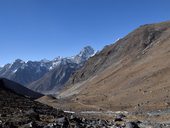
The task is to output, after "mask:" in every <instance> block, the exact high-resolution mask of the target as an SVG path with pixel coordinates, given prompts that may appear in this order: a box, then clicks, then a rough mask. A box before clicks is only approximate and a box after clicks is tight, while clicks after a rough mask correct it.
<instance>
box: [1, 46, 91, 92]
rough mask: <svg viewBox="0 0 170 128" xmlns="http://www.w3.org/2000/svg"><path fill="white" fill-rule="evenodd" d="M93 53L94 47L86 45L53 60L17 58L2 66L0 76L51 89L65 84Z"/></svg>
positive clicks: (42, 89) (26, 84)
mask: <svg viewBox="0 0 170 128" xmlns="http://www.w3.org/2000/svg"><path fill="white" fill-rule="evenodd" d="M93 54H94V50H93V48H92V47H90V46H86V47H84V48H83V49H82V50H81V51H80V53H79V54H77V55H75V56H72V57H66V58H61V57H57V58H55V59H54V60H51V61H49V60H41V61H28V62H24V61H22V60H20V59H17V60H15V62H13V63H12V64H6V65H5V66H4V67H2V68H0V77H4V78H8V79H10V80H13V81H15V82H18V83H20V84H22V85H25V86H28V85H29V84H31V83H32V82H34V83H32V84H31V85H30V86H29V87H30V88H31V89H34V90H36V91H40V92H41V91H44V90H47V91H49V90H51V89H52V88H54V87H55V86H57V85H58V86H61V85H62V84H64V83H65V82H66V81H67V80H68V78H69V76H70V75H71V74H72V73H73V72H74V71H75V70H77V69H79V68H80V67H81V66H82V65H83V64H84V63H85V62H86V61H87V59H88V58H89V57H91V56H92V55H93ZM37 80H38V81H37ZM35 81H36V82H35ZM44 81H46V83H44ZM44 86H46V87H44Z"/></svg>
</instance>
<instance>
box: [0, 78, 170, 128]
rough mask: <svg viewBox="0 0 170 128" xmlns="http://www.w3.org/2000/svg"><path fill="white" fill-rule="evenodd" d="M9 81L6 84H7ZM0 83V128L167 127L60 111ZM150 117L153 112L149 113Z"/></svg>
mask: <svg viewBox="0 0 170 128" xmlns="http://www.w3.org/2000/svg"><path fill="white" fill-rule="evenodd" d="M9 82H10V81H9ZM9 82H5V81H4V80H3V79H1V80H0V128H168V127H170V125H169V124H168V123H152V122H146V121H140V120H138V119H135V118H133V119H131V120H129V118H128V116H129V115H128V113H126V114H124V113H117V114H115V115H114V116H112V117H111V119H109V120H105V119H104V118H103V119H97V118H96V117H99V116H91V115H90V116H89V114H88V113H85V115H81V114H76V113H70V112H64V111H62V110H59V109H55V108H52V107H49V106H47V105H44V104H41V103H39V102H36V101H34V100H33V99H31V98H30V97H28V96H23V95H21V94H18V93H16V92H15V90H13V89H11V88H9V87H10V86H7V85H8V84H9ZM151 114H153V113H151Z"/></svg>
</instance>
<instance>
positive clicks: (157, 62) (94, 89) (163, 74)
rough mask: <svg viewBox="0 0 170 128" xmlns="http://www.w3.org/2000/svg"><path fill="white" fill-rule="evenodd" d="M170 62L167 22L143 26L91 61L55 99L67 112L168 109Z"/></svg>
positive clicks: (168, 25) (169, 36)
mask: <svg viewBox="0 0 170 128" xmlns="http://www.w3.org/2000/svg"><path fill="white" fill-rule="evenodd" d="M169 58H170V22H163V23H158V24H148V25H143V26H141V27H139V28H137V29H136V30H134V31H133V32H131V33H129V34H128V35H127V36H125V37H124V38H122V39H120V40H119V41H117V42H116V43H115V44H112V45H109V46H107V47H105V48H104V49H103V50H102V51H101V52H100V53H98V54H96V55H95V56H93V57H92V58H90V59H89V60H88V62H87V63H86V64H85V66H84V67H83V68H82V69H80V70H79V71H77V72H76V73H75V74H74V75H73V76H72V77H71V78H70V80H69V83H67V84H68V85H70V86H67V87H66V88H65V89H64V90H63V91H62V92H61V93H60V94H59V95H58V98H67V100H68V99H70V103H71V105H70V104H69V105H70V108H77V107H78V106H79V108H81V106H82V108H83V106H88V107H90V106H93V108H94V107H95V108H99V109H101V110H102V109H104V110H105V109H106V110H128V111H130V110H136V111H139V110H142V111H144V110H153V109H165V108H169V107H170V100H169V97H170V94H169V92H170V79H169V76H170V59H169ZM67 106H68V105H67Z"/></svg>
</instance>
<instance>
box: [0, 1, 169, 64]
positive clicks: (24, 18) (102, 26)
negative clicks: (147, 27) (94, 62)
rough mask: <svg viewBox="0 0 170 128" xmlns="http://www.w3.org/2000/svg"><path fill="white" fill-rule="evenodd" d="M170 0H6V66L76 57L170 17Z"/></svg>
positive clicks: (1, 17) (0, 14)
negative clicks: (20, 60)
mask: <svg viewBox="0 0 170 128" xmlns="http://www.w3.org/2000/svg"><path fill="white" fill-rule="evenodd" d="M169 6H170V0H0V47H1V50H0V65H4V64H6V63H8V62H12V61H14V60H15V59H17V58H20V59H23V60H40V59H43V58H47V59H52V58H55V57H57V56H63V57H65V56H72V55H74V54H76V53H78V52H79V51H80V49H82V47H84V46H86V45H91V46H92V47H94V48H95V49H101V48H103V46H105V45H107V44H110V43H113V42H114V41H115V40H116V39H117V38H121V37H123V36H125V35H126V34H128V33H129V32H131V31H132V30H134V29H135V28H137V27H138V26H140V25H142V24H147V23H155V22H161V21H167V20H170V7H169Z"/></svg>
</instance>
